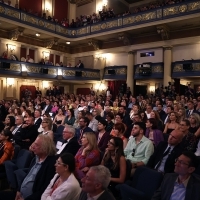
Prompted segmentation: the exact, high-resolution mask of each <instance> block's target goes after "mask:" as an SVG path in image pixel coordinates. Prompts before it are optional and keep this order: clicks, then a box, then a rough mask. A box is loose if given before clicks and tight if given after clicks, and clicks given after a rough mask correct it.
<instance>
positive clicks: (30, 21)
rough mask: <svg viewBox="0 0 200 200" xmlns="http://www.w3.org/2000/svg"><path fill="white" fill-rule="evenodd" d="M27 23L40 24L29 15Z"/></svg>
mask: <svg viewBox="0 0 200 200" xmlns="http://www.w3.org/2000/svg"><path fill="white" fill-rule="evenodd" d="M26 21H27V22H29V23H31V24H37V23H38V21H37V19H36V18H33V17H30V16H28V15H26Z"/></svg>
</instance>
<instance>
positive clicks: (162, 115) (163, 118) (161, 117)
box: [158, 110, 167, 123]
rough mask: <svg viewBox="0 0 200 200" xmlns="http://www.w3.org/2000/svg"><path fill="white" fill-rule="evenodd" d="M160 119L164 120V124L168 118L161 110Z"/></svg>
mask: <svg viewBox="0 0 200 200" xmlns="http://www.w3.org/2000/svg"><path fill="white" fill-rule="evenodd" d="M158 114H159V116H160V119H161V120H162V122H163V123H164V121H165V118H166V117H167V114H166V112H165V111H163V110H161V111H160V112H158Z"/></svg>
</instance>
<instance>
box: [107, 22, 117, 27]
mask: <svg viewBox="0 0 200 200" xmlns="http://www.w3.org/2000/svg"><path fill="white" fill-rule="evenodd" d="M106 25H107V27H106V28H112V27H117V25H118V23H117V20H115V21H112V22H107V23H106Z"/></svg>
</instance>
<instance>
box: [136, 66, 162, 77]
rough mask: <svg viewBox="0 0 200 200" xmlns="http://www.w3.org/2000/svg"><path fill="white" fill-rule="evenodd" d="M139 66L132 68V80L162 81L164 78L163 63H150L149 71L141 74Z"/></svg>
mask: <svg viewBox="0 0 200 200" xmlns="http://www.w3.org/2000/svg"><path fill="white" fill-rule="evenodd" d="M142 69H146V68H141V67H140V65H135V66H134V79H136V80H139V79H152V78H153V79H162V78H163V76H164V64H163V63H151V67H150V68H149V70H146V71H145V70H144V73H143V72H142Z"/></svg>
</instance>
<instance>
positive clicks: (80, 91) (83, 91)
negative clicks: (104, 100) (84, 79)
mask: <svg viewBox="0 0 200 200" xmlns="http://www.w3.org/2000/svg"><path fill="white" fill-rule="evenodd" d="M76 94H83V95H88V94H90V88H77V90H76Z"/></svg>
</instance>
